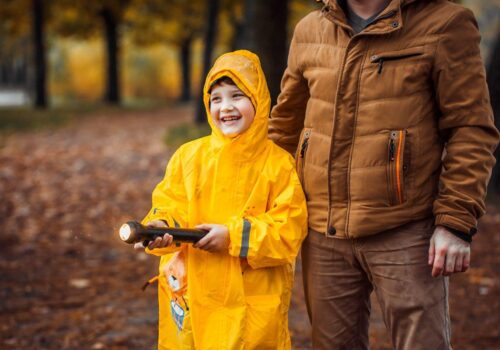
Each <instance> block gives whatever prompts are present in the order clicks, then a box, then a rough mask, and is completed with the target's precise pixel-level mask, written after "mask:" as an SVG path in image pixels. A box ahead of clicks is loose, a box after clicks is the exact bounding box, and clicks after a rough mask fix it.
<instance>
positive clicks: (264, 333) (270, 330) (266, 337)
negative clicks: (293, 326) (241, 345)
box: [245, 295, 284, 349]
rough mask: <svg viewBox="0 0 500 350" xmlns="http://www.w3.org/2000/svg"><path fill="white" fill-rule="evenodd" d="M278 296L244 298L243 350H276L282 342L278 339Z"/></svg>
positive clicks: (280, 316)
mask: <svg viewBox="0 0 500 350" xmlns="http://www.w3.org/2000/svg"><path fill="white" fill-rule="evenodd" d="M280 304H281V298H280V296H279V295H252V296H247V297H246V307H247V312H246V329H245V349H277V348H279V344H280V343H282V342H283V339H280V335H281V330H280V325H281V324H283V322H284V319H283V317H284V316H283V315H282V314H281V313H280Z"/></svg>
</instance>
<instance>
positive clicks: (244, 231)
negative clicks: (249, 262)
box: [226, 218, 252, 258]
mask: <svg viewBox="0 0 500 350" xmlns="http://www.w3.org/2000/svg"><path fill="white" fill-rule="evenodd" d="M226 226H227V228H228V230H229V241H230V242H229V255H231V256H234V257H239V258H247V257H248V249H249V245H250V230H251V228H252V224H251V223H250V221H249V220H247V219H244V218H235V219H233V220H231V221H230V222H229V223H227V224H226Z"/></svg>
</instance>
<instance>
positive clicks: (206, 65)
mask: <svg viewBox="0 0 500 350" xmlns="http://www.w3.org/2000/svg"><path fill="white" fill-rule="evenodd" d="M219 4H220V2H219V0H211V1H209V5H208V11H207V23H206V31H205V39H204V44H205V46H204V49H203V74H202V79H201V84H200V89H199V90H198V91H200V96H199V98H198V108H197V109H196V115H195V122H196V123H197V124H203V123H205V122H206V117H205V106H204V104H203V85H204V83H205V77H206V76H207V74H208V71H209V70H210V68H211V66H212V51H213V48H214V44H215V38H216V34H217V19H218V14H219Z"/></svg>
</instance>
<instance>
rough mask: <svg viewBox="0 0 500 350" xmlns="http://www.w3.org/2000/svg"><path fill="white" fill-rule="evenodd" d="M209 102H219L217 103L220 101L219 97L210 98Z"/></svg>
mask: <svg viewBox="0 0 500 350" xmlns="http://www.w3.org/2000/svg"><path fill="white" fill-rule="evenodd" d="M210 101H211V102H219V101H220V97H218V96H215V97H212V98H211V99H210Z"/></svg>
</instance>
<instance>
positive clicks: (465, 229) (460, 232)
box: [434, 214, 477, 242]
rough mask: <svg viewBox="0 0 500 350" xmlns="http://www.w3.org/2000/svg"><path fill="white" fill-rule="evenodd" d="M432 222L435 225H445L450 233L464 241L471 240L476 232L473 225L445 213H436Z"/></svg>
mask: <svg viewBox="0 0 500 350" xmlns="http://www.w3.org/2000/svg"><path fill="white" fill-rule="evenodd" d="M434 224H435V225H436V226H444V227H446V228H447V229H448V230H449V231H450V232H451V233H452V234H454V235H455V236H457V237H459V238H461V239H463V240H464V241H466V242H471V241H472V236H474V235H475V234H476V233H477V228H476V227H475V226H473V225H470V224H467V223H465V222H463V221H462V220H460V219H457V218H455V217H453V216H451V215H447V214H439V215H436V218H435V220H434Z"/></svg>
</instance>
